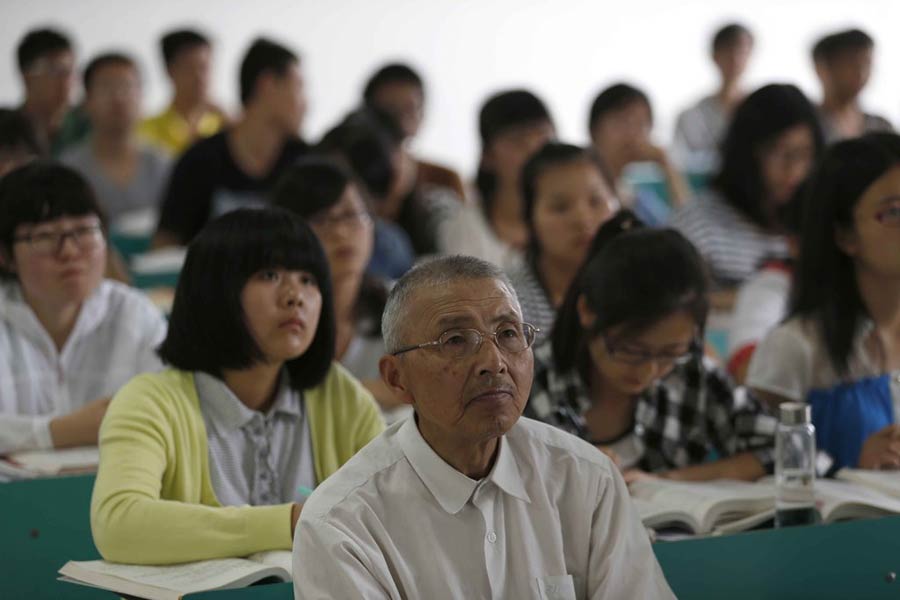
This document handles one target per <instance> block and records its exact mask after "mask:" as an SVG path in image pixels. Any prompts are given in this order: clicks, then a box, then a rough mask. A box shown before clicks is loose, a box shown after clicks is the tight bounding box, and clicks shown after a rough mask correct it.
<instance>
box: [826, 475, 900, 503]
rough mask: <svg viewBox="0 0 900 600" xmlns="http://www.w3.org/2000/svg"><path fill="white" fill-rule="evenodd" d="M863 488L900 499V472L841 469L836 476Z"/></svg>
mask: <svg viewBox="0 0 900 600" xmlns="http://www.w3.org/2000/svg"><path fill="white" fill-rule="evenodd" d="M835 477H836V478H837V479H840V480H841V481H849V482H852V483H856V484H858V485H861V486H863V487H867V488H870V489H873V490H878V491H879V492H882V493H884V494H887V495H888V496H893V497H894V498H900V471H871V470H867V469H841V470H840V471H838V472H837V475H836V476H835Z"/></svg>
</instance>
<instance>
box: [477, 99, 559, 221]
mask: <svg viewBox="0 0 900 600" xmlns="http://www.w3.org/2000/svg"><path fill="white" fill-rule="evenodd" d="M541 122H548V123H551V124H552V123H553V119H552V118H551V116H550V111H549V110H547V106H546V105H545V104H544V103H543V102H542V101H541V99H540V98H538V97H537V96H535V95H534V94H532V93H531V92H529V91H527V90H509V91H505V92H499V93H497V94H494V95H493V96H491V97H490V98H488V99H487V101H486V102H485V103H484V105H482V107H481V112H480V113H479V115H478V133H479V134H480V136H481V154H482V161H481V163H480V164H479V166H478V173H477V175H476V176H475V187H476V188H478V193H479V194H480V196H481V207H482V208H483V209H484V212H485V214H486V215H489V214H490V213H491V207H492V206H493V201H494V194H495V193H496V192H497V176H496V175H495V174H494V173H493V172H492V171H490V170H488V169H486V168H485V167H484V164H483V162H484V153H485V151H486V150H487V148H488V146H490V144H491V142H493V141H494V138H496V137H497V136H498V135H500V134H501V133H503V132H505V131H507V130H509V129H511V128H513V127H519V126H522V125H531V124H533V123H541Z"/></svg>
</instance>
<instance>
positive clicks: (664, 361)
mask: <svg viewBox="0 0 900 600" xmlns="http://www.w3.org/2000/svg"><path fill="white" fill-rule="evenodd" d="M601 338H602V339H603V345H604V346H605V347H606V353H607V354H609V356H610V357H611V358H612V359H613V360H616V361H618V362H621V363H624V364H626V365H631V366H635V367H636V366H639V365H644V364H647V363H648V362H651V361H652V362H655V363H656V364H657V365H658V366H662V367H671V366H673V365H684V364H687V363H689V362H690V361H691V360H693V359H694V358H695V357H696V356H698V354H699V353H700V348H701V345H700V342H699V341H698V340H694V341H692V342H691V344H690V346H689V347H688V349H687V350H685V351H683V352H660V353H658V354H657V353H653V352H647V351H646V350H641V349H639V348H633V347H629V346H625V345H617V344H616V343H615V342H613V341H611V340H610V339H609V338H608V337H606V336H601Z"/></svg>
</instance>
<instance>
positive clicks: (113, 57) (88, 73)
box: [83, 52, 140, 91]
mask: <svg viewBox="0 0 900 600" xmlns="http://www.w3.org/2000/svg"><path fill="white" fill-rule="evenodd" d="M112 65H116V66H123V67H131V68H132V69H133V70H134V72H135V73H137V74H138V77H140V73H139V71H138V66H137V63H136V62H134V59H133V58H131V57H130V56H128V55H127V54H123V53H121V52H106V53H104V54H98V55H97V56H95V57H94V58H92V59H91V61H90V62H89V63H88V64H87V66H86V67H85V68H84V75H83V82H84V89H85V91H88V90H90V88H91V82H92V81H93V79H94V76H95V75H96V74H97V71H99V70H100V69H102V68H103V67H109V66H112Z"/></svg>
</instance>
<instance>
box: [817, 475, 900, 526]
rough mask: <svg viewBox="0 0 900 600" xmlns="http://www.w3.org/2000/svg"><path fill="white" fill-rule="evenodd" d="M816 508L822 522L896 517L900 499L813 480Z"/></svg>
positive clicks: (859, 487) (849, 485)
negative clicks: (814, 483)
mask: <svg viewBox="0 0 900 600" xmlns="http://www.w3.org/2000/svg"><path fill="white" fill-rule="evenodd" d="M816 508H818V509H819V514H820V515H822V520H823V521H825V522H826V523H833V522H835V521H846V520H848V519H870V518H873V517H884V516H887V515H893V514H900V497H897V498H895V497H892V496H888V495H887V494H883V493H881V492H880V491H878V490H875V489H871V488H868V487H865V486H862V485H858V484H856V483H850V482H846V481H835V480H832V479H817V480H816Z"/></svg>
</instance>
